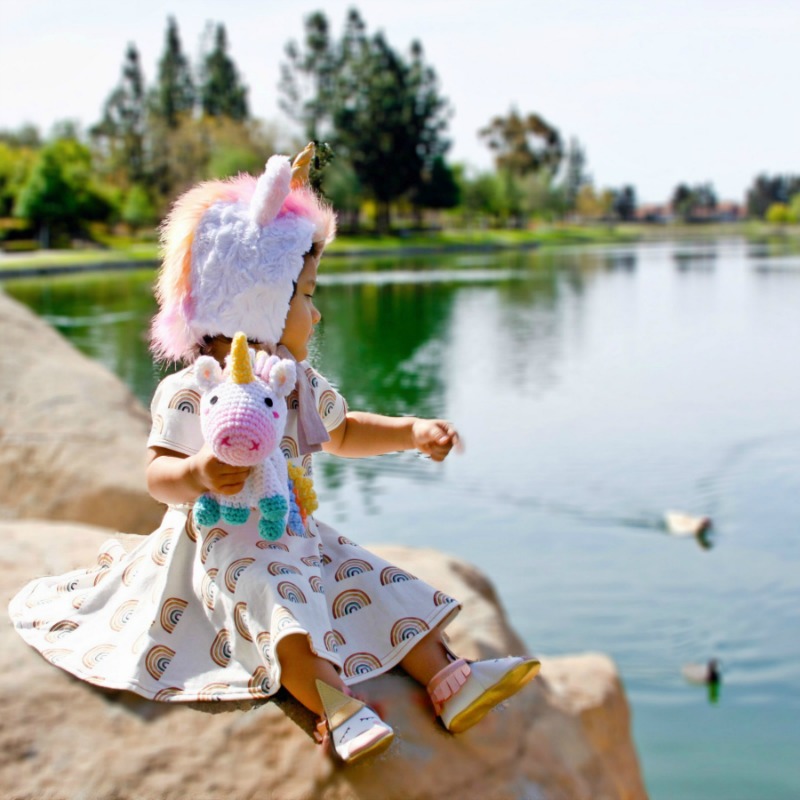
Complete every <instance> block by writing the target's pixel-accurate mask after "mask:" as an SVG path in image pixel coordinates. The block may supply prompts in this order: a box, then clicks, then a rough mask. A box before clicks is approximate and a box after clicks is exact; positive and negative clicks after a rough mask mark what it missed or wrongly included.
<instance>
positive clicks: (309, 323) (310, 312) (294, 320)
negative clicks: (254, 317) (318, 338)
mask: <svg viewBox="0 0 800 800" xmlns="http://www.w3.org/2000/svg"><path fill="white" fill-rule="evenodd" d="M321 255H322V253H321V252H317V251H316V249H315V250H314V251H312V252H311V253H309V254H308V255H307V256H306V257H305V262H304V264H303V269H302V271H301V272H300V275H299V276H298V278H297V291H296V292H295V294H294V297H293V298H292V302H291V303H290V304H289V313H288V314H287V315H286V324H285V325H284V326H283V333H282V334H281V341H280V343H281V344H282V345H284V346H285V347H287V348H288V349H289V352H291V354H292V355H293V356H294V357H295V358H296V359H297V360H298V361H303V359H305V358H308V342H309V339H311V334H312V333H313V332H314V326H315V325H316V324H317V323H318V322H319V321H320V320H321V319H322V314H320V313H319V311H317V309H316V308H315V306H314V292H315V291H316V288H317V266H318V265H319V259H320V256H321Z"/></svg>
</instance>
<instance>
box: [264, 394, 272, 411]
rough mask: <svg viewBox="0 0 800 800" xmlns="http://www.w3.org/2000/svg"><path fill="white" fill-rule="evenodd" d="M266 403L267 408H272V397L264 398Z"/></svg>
mask: <svg viewBox="0 0 800 800" xmlns="http://www.w3.org/2000/svg"><path fill="white" fill-rule="evenodd" d="M264 402H265V403H266V404H267V408H272V398H271V397H265V398H264Z"/></svg>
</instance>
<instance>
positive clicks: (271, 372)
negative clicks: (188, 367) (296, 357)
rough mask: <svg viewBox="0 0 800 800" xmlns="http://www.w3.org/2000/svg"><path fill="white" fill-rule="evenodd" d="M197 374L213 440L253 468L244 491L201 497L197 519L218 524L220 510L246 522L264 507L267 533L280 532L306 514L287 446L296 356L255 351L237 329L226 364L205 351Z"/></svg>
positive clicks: (226, 457) (231, 460)
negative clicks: (300, 511) (301, 512)
mask: <svg viewBox="0 0 800 800" xmlns="http://www.w3.org/2000/svg"><path fill="white" fill-rule="evenodd" d="M195 375H196V378H197V381H198V384H199V386H200V390H201V391H202V392H203V397H202V400H201V402H200V425H201V428H202V431H203V437H204V438H205V441H206V442H207V443H208V445H209V446H210V447H211V449H212V451H213V452H214V455H215V456H216V457H217V458H218V459H219V460H220V461H224V462H225V463H226V464H232V465H235V466H249V467H252V468H253V469H252V470H251V472H250V475H249V476H248V478H247V481H246V482H245V485H244V488H243V489H242V490H241V491H240V492H238V493H237V494H234V495H222V494H215V493H212V492H208V493H206V494H203V495H201V496H200V497H199V498H198V499H197V501H196V502H195V506H194V516H195V519H196V520H197V522H198V523H199V524H200V525H214V524H215V523H216V522H218V521H219V519H220V517H221V518H222V519H223V520H224V521H225V522H228V523H230V524H232V525H242V524H244V523H245V522H247V520H248V519H249V517H250V510H251V509H254V508H255V509H258V510H259V511H260V512H261V519H260V520H259V523H258V531H259V534H260V535H261V536H262V537H263V538H264V539H269V540H274V539H278V538H280V536H281V535H282V534H283V532H284V530H285V529H286V524H287V519H288V521H289V523H290V524H292V523H293V522H294V521H295V520H296V518H297V516H298V509H297V508H296V500H295V497H294V493H293V492H292V491H290V484H289V476H288V473H287V467H286V459H285V457H284V455H283V452H282V451H281V449H280V447H279V445H280V442H281V439H282V437H283V431H284V429H285V427H286V416H287V406H286V396H287V395H288V394H289V392H291V390H292V389H293V388H294V384H295V379H296V374H295V364H294V362H292V361H290V360H289V359H280V358H278V357H277V356H267V354H266V353H261V352H260V353H258V354H257V356H256V357H255V359H253V358H252V356H251V352H250V350H249V349H248V347H247V338H246V337H245V335H244V334H243V333H237V334H236V336H235V337H234V339H233V344H232V346H231V354H230V356H229V359H228V363H227V369H226V371H225V372H223V370H222V369H221V368H220V366H219V364H218V363H217V361H216V360H215V359H213V358H211V357H210V356H201V357H200V358H198V359H197V361H196V362H195Z"/></svg>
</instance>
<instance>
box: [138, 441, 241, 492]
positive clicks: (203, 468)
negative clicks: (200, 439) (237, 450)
mask: <svg viewBox="0 0 800 800" xmlns="http://www.w3.org/2000/svg"><path fill="white" fill-rule="evenodd" d="M249 474H250V467H233V466H231V465H230V464H225V463H224V462H222V461H220V460H219V459H218V458H216V456H215V455H214V454H213V453H212V452H211V448H210V447H208V445H203V449H202V450H200V451H199V452H197V453H195V454H194V455H192V456H187V455H184V454H183V453H178V452H177V451H175V450H168V449H167V448H165V447H150V448H148V462H147V472H146V475H147V490H148V491H149V492H150V494H151V496H152V497H153V498H154V499H156V500H158V501H159V502H161V503H192V502H194V501H195V500H196V499H197V498H198V497H199V496H200V495H201V494H203V492H209V491H210V492H216V493H217V494H236V493H237V492H240V491H241V490H242V488H243V487H244V483H245V481H246V480H247V476H248V475H249Z"/></svg>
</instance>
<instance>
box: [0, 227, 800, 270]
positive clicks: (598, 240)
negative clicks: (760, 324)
mask: <svg viewBox="0 0 800 800" xmlns="http://www.w3.org/2000/svg"><path fill="white" fill-rule="evenodd" d="M730 236H741V237H745V238H748V239H751V240H757V241H775V242H786V243H788V244H797V245H800V225H794V226H780V227H776V226H771V225H767V224H766V223H760V222H745V223H730V224H719V225H682V226H681V225H674V226H673V225H670V226H666V225H632V224H629V225H568V224H554V225H538V226H536V227H534V228H531V229H528V230H474V231H462V230H444V231H436V232H429V233H416V232H413V233H400V234H394V235H391V236H373V235H361V236H347V235H342V236H340V237H339V238H338V239H337V240H336V241H335V242H334V243H333V244H332V245H331V246H330V248H329V249H328V254H329V255H331V256H346V257H354V258H357V257H358V256H368V255H369V256H374V255H381V254H386V255H390V254H392V253H415V252H417V253H422V254H425V253H436V252H448V251H458V250H473V249H474V250H481V249H516V248H529V247H550V246H559V245H575V244H615V243H616V244H622V243H626V242H633V241H641V240H650V239H664V238H670V239H675V238H685V239H693V240H696V239H706V238H719V237H730ZM105 244H106V246H104V247H98V246H93V247H86V248H75V249H72V250H37V251H34V252H29V253H0V274H2V273H3V272H4V271H9V270H13V271H14V272H19V271H20V270H28V269H29V270H31V271H32V272H35V271H36V270H37V269H42V268H48V267H64V268H70V267H75V268H78V267H96V268H98V269H102V268H103V267H106V266H107V267H119V266H122V265H127V266H131V267H133V266H136V265H138V264H141V265H142V266H147V265H151V264H155V263H156V262H157V261H158V245H157V244H156V242H155V241H153V240H152V237H151V240H150V241H146V242H141V241H132V240H130V239H122V238H117V239H110V238H109V239H108V240H107V241H106V243H105Z"/></svg>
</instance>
